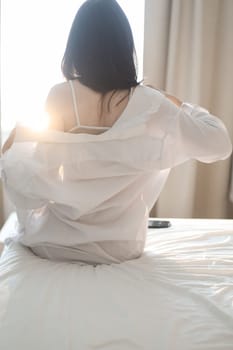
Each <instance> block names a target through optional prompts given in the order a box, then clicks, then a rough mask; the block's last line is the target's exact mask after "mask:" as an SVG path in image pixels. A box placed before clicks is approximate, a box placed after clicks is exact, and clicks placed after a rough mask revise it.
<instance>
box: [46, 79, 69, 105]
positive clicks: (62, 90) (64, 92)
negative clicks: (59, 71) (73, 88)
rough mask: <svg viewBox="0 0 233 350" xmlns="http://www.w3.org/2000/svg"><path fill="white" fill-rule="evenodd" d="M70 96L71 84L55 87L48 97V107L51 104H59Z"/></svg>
mask: <svg viewBox="0 0 233 350" xmlns="http://www.w3.org/2000/svg"><path fill="white" fill-rule="evenodd" d="M68 94H69V83H68V82H63V83H60V84H56V85H54V86H53V87H52V88H51V89H50V91H49V93H48V96H47V99H46V105H47V104H48V105H50V104H51V103H54V102H55V103H59V101H61V100H63V99H65V98H66V97H67V96H68Z"/></svg>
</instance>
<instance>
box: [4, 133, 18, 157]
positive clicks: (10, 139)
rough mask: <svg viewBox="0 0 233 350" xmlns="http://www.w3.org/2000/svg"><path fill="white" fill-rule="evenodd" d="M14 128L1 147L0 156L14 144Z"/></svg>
mask: <svg viewBox="0 0 233 350" xmlns="http://www.w3.org/2000/svg"><path fill="white" fill-rule="evenodd" d="M15 132H16V128H14V129H13V130H12V131H11V133H10V135H9V137H8V139H7V140H6V142H5V143H4V145H3V147H2V154H3V153H5V152H6V151H7V150H8V149H9V148H11V146H12V145H13V143H14V139H15Z"/></svg>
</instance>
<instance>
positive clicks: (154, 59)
mask: <svg viewBox="0 0 233 350" xmlns="http://www.w3.org/2000/svg"><path fill="white" fill-rule="evenodd" d="M145 4H146V6H145V41H144V43H145V47H144V76H145V80H146V82H148V83H150V84H153V85H155V86H156V87H158V88H161V89H164V90H166V91H168V92H169V93H171V94H174V95H176V96H178V97H179V98H180V99H181V100H185V101H189V102H193V103H197V104H200V105H202V106H203V107H205V108H207V109H209V110H210V111H211V112H212V114H215V115H217V116H219V117H220V118H222V119H223V121H224V122H225V124H226V126H227V128H228V130H229V133H230V135H231V137H232V139H233V100H232V91H233V65H232V62H233V40H232V33H233V21H232V14H233V1H232V0H205V1H203V0H146V2H145ZM230 169H231V159H228V160H226V161H221V162H217V163H215V164H211V165H206V164H201V163H198V162H195V161H191V162H188V163H186V164H183V165H181V166H179V167H177V168H176V169H174V170H172V172H171V175H170V177H169V180H168V182H167V184H166V187H165V188H164V190H163V192H162V194H161V197H160V199H159V201H158V203H157V205H156V206H155V208H154V209H153V210H152V215H156V216H162V217H209V218H214V217H217V218H227V217H229V218H232V217H233V206H232V203H230V199H229V198H230V193H229V191H230V190H229V188H230V174H231V171H230Z"/></svg>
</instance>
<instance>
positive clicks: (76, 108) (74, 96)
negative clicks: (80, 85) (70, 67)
mask: <svg viewBox="0 0 233 350" xmlns="http://www.w3.org/2000/svg"><path fill="white" fill-rule="evenodd" d="M69 84H70V88H71V93H72V100H73V106H74V114H75V118H76V121H77V127H79V126H80V120H79V115H78V106H77V101H76V95H75V90H74V85H73V81H72V80H69Z"/></svg>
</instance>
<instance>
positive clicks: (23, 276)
mask: <svg viewBox="0 0 233 350" xmlns="http://www.w3.org/2000/svg"><path fill="white" fill-rule="evenodd" d="M14 220H15V216H14V215H13V216H11V218H10V220H9V221H8V222H7V224H6V225H5V227H4V228H3V232H2V237H4V235H5V234H6V232H9V230H11V227H12V225H14ZM171 222H172V226H171V227H170V228H167V229H157V230H155V229H154V230H153V229H152V230H149V231H148V237H147V244H146V249H145V252H144V254H143V256H142V257H141V258H139V259H137V260H132V261H128V262H125V263H122V264H118V265H101V266H96V267H93V266H88V265H83V266H80V265H77V264H71V263H70V264H69V263H61V262H60V263H58V262H51V261H47V260H44V259H40V258H38V257H36V256H35V255H33V253H32V252H31V251H30V250H28V249H27V248H25V247H23V246H20V245H18V244H17V243H11V244H10V245H8V246H6V247H5V248H4V250H3V253H2V256H1V259H0V348H1V349H2V350H16V349H17V350H29V349H30V350H32V349H33V350H50V349H51V350H52V349H56V350H73V349H74V350H79V349H80V350H93V349H96V350H97V349H98V350H99V349H101V350H118V349H119V350H131V349H132V350H137V349H143V350H144V349H145V350H194V349H195V350H207V349H208V350H233V220H197V219H171Z"/></svg>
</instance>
